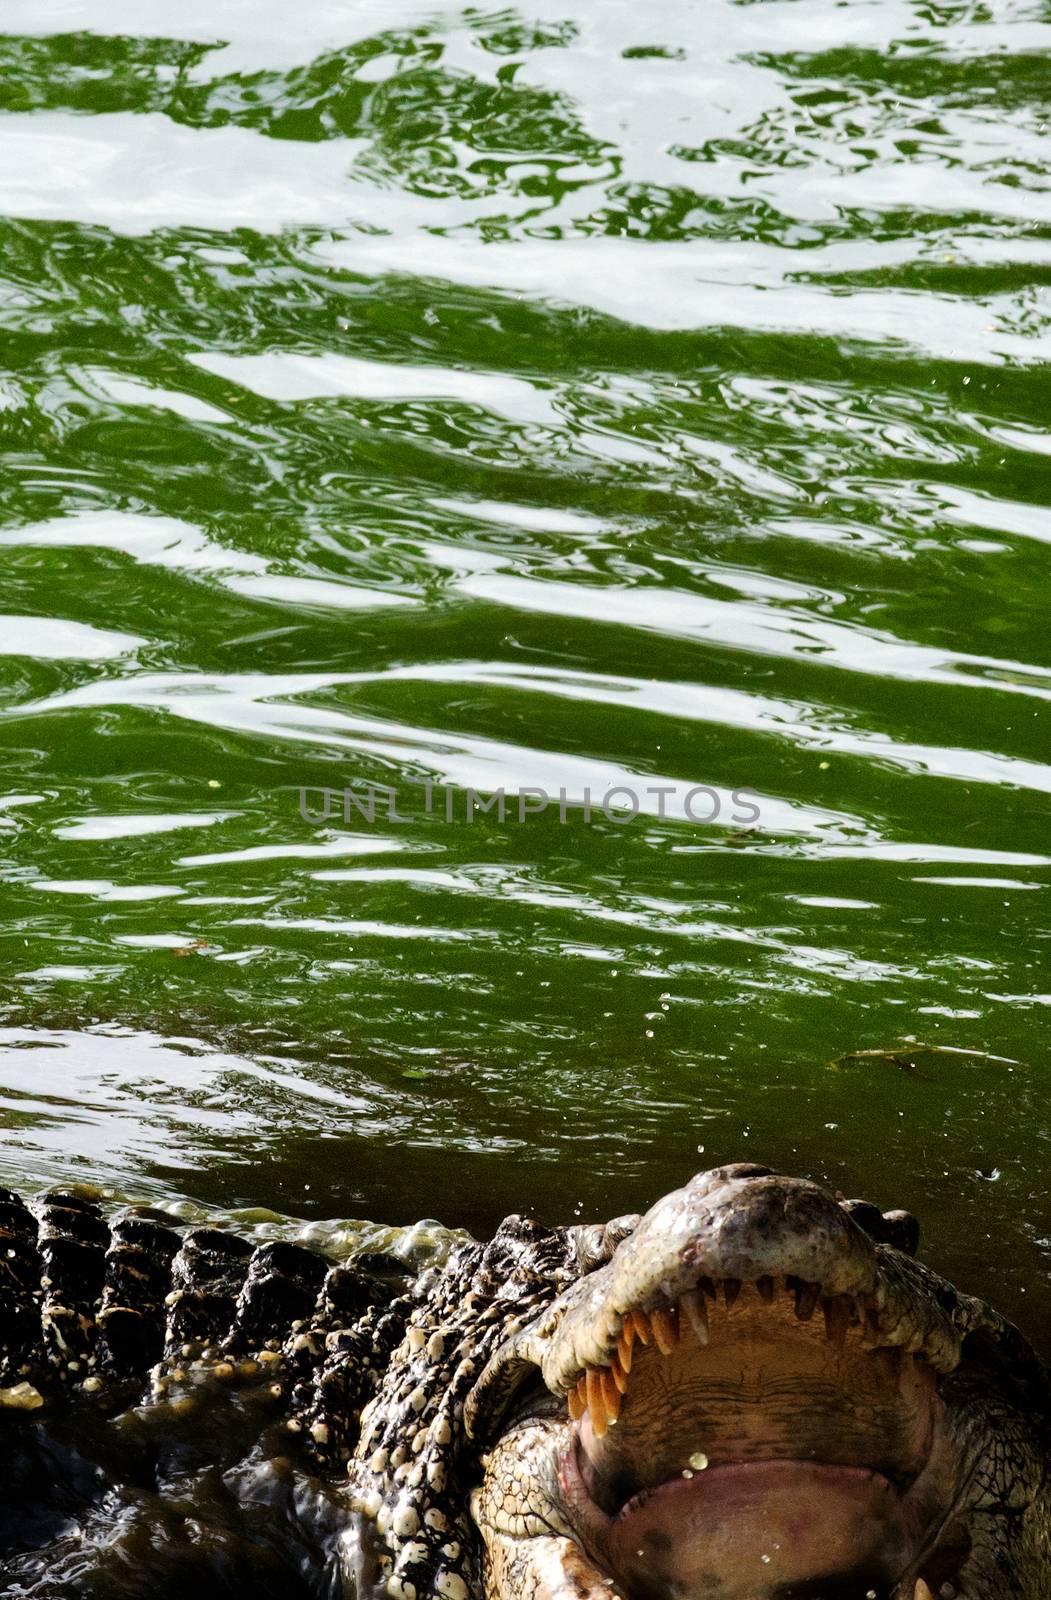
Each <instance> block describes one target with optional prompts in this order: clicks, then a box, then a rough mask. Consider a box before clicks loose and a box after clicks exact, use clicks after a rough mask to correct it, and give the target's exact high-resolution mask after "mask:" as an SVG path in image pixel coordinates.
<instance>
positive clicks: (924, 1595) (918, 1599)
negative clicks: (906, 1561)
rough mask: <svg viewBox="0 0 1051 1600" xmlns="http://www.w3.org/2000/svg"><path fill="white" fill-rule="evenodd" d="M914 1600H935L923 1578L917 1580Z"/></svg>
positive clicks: (913, 1593)
mask: <svg viewBox="0 0 1051 1600" xmlns="http://www.w3.org/2000/svg"><path fill="white" fill-rule="evenodd" d="M912 1600H934V1596H933V1595H932V1594H931V1591H930V1589H928V1587H927V1585H926V1584H925V1583H924V1581H923V1579H922V1578H917V1579H916V1587H915V1589H914V1590H913V1591H912Z"/></svg>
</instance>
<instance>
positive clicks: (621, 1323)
mask: <svg viewBox="0 0 1051 1600" xmlns="http://www.w3.org/2000/svg"><path fill="white" fill-rule="evenodd" d="M612 1226H613V1230H614V1231H613V1233H612V1234H610V1232H609V1230H607V1233H606V1235H605V1246H606V1248H605V1250H603V1247H602V1246H603V1239H602V1238H601V1237H600V1236H598V1235H597V1234H596V1233H595V1231H591V1232H590V1233H588V1232H587V1231H586V1230H581V1232H580V1241H579V1242H580V1247H581V1249H582V1250H583V1251H584V1253H585V1255H586V1254H587V1252H588V1251H590V1252H591V1255H592V1257H594V1256H596V1255H597V1256H598V1257H599V1258H601V1257H602V1255H603V1254H605V1255H607V1256H608V1259H607V1260H606V1261H605V1263H604V1264H603V1265H599V1266H597V1267H594V1268H593V1270H590V1271H586V1272H585V1273H584V1275H583V1276H581V1277H580V1278H579V1280H578V1281H577V1282H576V1283H574V1284H573V1285H572V1286H571V1287H570V1288H569V1289H568V1290H566V1291H565V1292H564V1293H563V1294H562V1295H561V1297H560V1298H559V1299H558V1300H557V1301H556V1302H555V1303H554V1304H553V1305H552V1306H551V1307H550V1309H549V1310H548V1312H547V1313H546V1315H544V1316H542V1317H540V1318H537V1319H536V1320H535V1321H534V1322H533V1324H532V1325H530V1326H529V1327H526V1328H524V1329H522V1330H521V1331H520V1333H518V1334H517V1335H516V1336H514V1337H513V1338H512V1339H510V1340H509V1341H508V1342H507V1344H505V1346H504V1348H503V1349H502V1350H501V1351H500V1352H498V1353H497V1355H496V1356H495V1357H494V1359H493V1360H492V1361H491V1362H490V1364H489V1369H488V1371H487V1373H486V1374H485V1375H483V1377H482V1379H481V1381H480V1383H479V1385H478V1388H477V1390H476V1393H475V1395H474V1397H473V1398H472V1402H471V1404H470V1406H469V1408H468V1411H469V1421H470V1425H471V1426H472V1428H473V1429H474V1431H475V1433H476V1434H478V1433H479V1432H480V1431H483V1430H484V1429H485V1426H486V1424H485V1421H484V1419H485V1413H486V1410H487V1408H490V1409H493V1410H496V1409H503V1414H504V1417H505V1422H504V1424H503V1426H504V1428H505V1436H504V1442H503V1443H502V1445H501V1446H500V1447H499V1448H498V1449H497V1450H496V1451H495V1452H494V1453H493V1454H491V1455H490V1458H489V1461H490V1467H489V1472H488V1474H487V1480H486V1481H487V1485H488V1483H489V1482H490V1481H491V1480H492V1479H493V1477H494V1475H496V1476H499V1478H500V1479H501V1482H502V1484H503V1498H502V1500H501V1499H500V1497H499V1496H497V1495H494V1494H492V1493H487V1490H486V1487H483V1490H482V1492H481V1494H480V1496H478V1497H476V1515H477V1516H478V1518H479V1523H480V1526H481V1529H482V1533H483V1536H484V1537H485V1539H486V1543H487V1546H488V1547H489V1552H490V1561H491V1564H494V1565H495V1568H496V1569H499V1568H500V1566H501V1563H502V1564H503V1568H504V1570H505V1571H511V1570H514V1571H515V1572H516V1574H517V1578H518V1579H519V1580H520V1581H521V1582H523V1583H526V1582H528V1583H531V1584H532V1586H533V1587H534V1589H537V1588H539V1591H540V1592H543V1591H547V1592H549V1593H559V1594H560V1593H561V1592H562V1590H563V1589H564V1587H565V1585H566V1583H567V1582H568V1583H569V1587H570V1589H571V1590H573V1591H574V1592H576V1593H578V1594H579V1593H580V1591H581V1588H583V1589H584V1590H588V1589H589V1587H590V1589H592V1590H594V1591H595V1593H596V1594H598V1593H603V1594H605V1593H608V1592H609V1590H610V1589H611V1588H612V1590H613V1592H614V1593H620V1594H626V1595H629V1596H631V1597H633V1600H635V1597H638V1600H663V1597H669V1600H702V1597H705V1600H716V1597H717V1600H790V1597H791V1600H797V1597H798V1600H804V1597H805V1600H841V1597H842V1600H847V1597H849V1600H855V1597H857V1600H862V1597H865V1596H876V1597H879V1600H884V1597H891V1596H895V1597H898V1596H901V1597H903V1600H927V1596H928V1595H931V1596H936V1595H939V1594H945V1595H950V1594H951V1595H966V1596H967V1597H969V1600H977V1597H978V1596H982V1597H984V1596H985V1595H987V1594H988V1595H989V1596H993V1595H996V1596H997V1597H1001V1596H1006V1595H1012V1596H1013V1595H1018V1596H1022V1595H1029V1594H1030V1593H1032V1594H1033V1595H1034V1596H1035V1595H1036V1594H1038V1593H1039V1594H1043V1593H1044V1592H1045V1591H1044V1589H1043V1588H1041V1587H1039V1586H1038V1585H1039V1583H1040V1581H1042V1580H1040V1579H1039V1577H1038V1578H1037V1579H1036V1580H1035V1583H1034V1585H1033V1586H1032V1587H1031V1588H1030V1587H1025V1582H1027V1581H1028V1580H1027V1579H1026V1577H1025V1573H1026V1571H1027V1570H1028V1567H1029V1566H1030V1565H1032V1564H1033V1563H1034V1562H1035V1563H1036V1565H1032V1570H1033V1571H1037V1572H1039V1573H1043V1575H1044V1577H1045V1578H1046V1576H1047V1574H1048V1572H1049V1570H1051V1568H1049V1567H1048V1565H1047V1564H1046V1563H1047V1561H1048V1554H1047V1550H1046V1547H1045V1552H1044V1555H1043V1557H1042V1558H1041V1557H1040V1556H1039V1554H1037V1555H1035V1556H1034V1555H1033V1550H1035V1549H1036V1544H1037V1543H1038V1542H1039V1540H1040V1538H1041V1537H1043V1538H1044V1539H1048V1538H1051V1532H1049V1523H1048V1522H1047V1521H1046V1520H1044V1521H1042V1522H1040V1523H1039V1526H1037V1522H1036V1521H1034V1519H1033V1516H1032V1512H1033V1508H1034V1507H1038V1506H1039V1505H1040V1503H1041V1496H1042V1494H1043V1493H1044V1492H1046V1491H1044V1490H1042V1489H1041V1484H1042V1482H1043V1480H1044V1476H1045V1475H1046V1471H1047V1466H1048V1458H1047V1433H1046V1423H1047V1411H1046V1391H1045V1389H1044V1387H1043V1379H1042V1376H1041V1369H1040V1367H1039V1363H1038V1362H1037V1360H1036V1358H1035V1356H1034V1355H1033V1354H1032V1352H1031V1351H1030V1350H1029V1348H1028V1346H1026V1345H1025V1343H1024V1341H1023V1340H1022V1339H1021V1337H1020V1335H1018V1334H1017V1333H1016V1332H1015V1330H1014V1329H1013V1328H1011V1327H1010V1325H1009V1324H1007V1323H1005V1322H1004V1321H1003V1319H1001V1318H1000V1317H999V1316H997V1314H996V1313H995V1312H993V1311H991V1310H990V1309H989V1308H988V1307H986V1306H985V1305H984V1304H982V1303H981V1302H980V1301H976V1300H973V1299H971V1298H969V1297H967V1296H965V1295H962V1294H959V1293H958V1292H957V1291H956V1290H955V1289H953V1288H952V1286H951V1285H949V1284H948V1283H945V1282H944V1281H943V1280H941V1279H939V1278H938V1277H936V1276H935V1275H934V1274H933V1273H932V1272H930V1271H929V1270H927V1269H926V1268H924V1267H923V1266H921V1265H920V1264H918V1263H917V1262H916V1261H915V1260H914V1259H913V1258H912V1252H913V1251H914V1250H915V1248H916V1243H917V1229H916V1225H915V1223H914V1222H913V1220H912V1218H911V1217H909V1216H908V1215H907V1214H906V1213H901V1212H890V1213H886V1214H883V1213H881V1212H879V1211H878V1210H877V1209H876V1208H875V1207H874V1206H867V1205H865V1204H863V1203H861V1202H850V1201H843V1200H837V1199H836V1198H834V1197H833V1196H831V1195H830V1194H828V1193H826V1192H825V1191H824V1190H823V1189H821V1188H819V1187H818V1186H817V1185H815V1184H813V1183H809V1182H805V1181H802V1180H799V1179H792V1178H785V1177H780V1176H777V1175H775V1174H773V1173H771V1172H770V1171H769V1170H768V1169H766V1168H764V1167H757V1166H748V1165H738V1166H730V1167H722V1168H717V1169H715V1170H714V1171H711V1172H706V1173H703V1174H701V1175H699V1176H698V1177H696V1178H694V1179H693V1180H692V1181H691V1182H690V1183H688V1184H687V1185H686V1186H685V1188H683V1189H680V1190H677V1191H676V1192H675V1193H673V1194H670V1195H668V1196H666V1197H665V1198H664V1199H663V1200H661V1201H660V1202H659V1203H658V1204H657V1205H656V1206H654V1207H653V1209H652V1210H651V1211H650V1212H648V1213H647V1215H646V1216H644V1217H643V1218H641V1219H623V1220H622V1222H621V1224H619V1225H612ZM618 1234H619V1235H623V1236H622V1237H620V1238H619V1242H617V1238H618ZM611 1247H612V1248H611ZM587 1264H588V1263H587V1262H586V1261H585V1263H584V1265H587ZM530 1370H531V1371H532V1375H533V1390H532V1397H530V1378H529V1373H530ZM538 1375H539V1376H541V1377H542V1380H543V1390H542V1391H541V1390H540V1386H539V1384H538V1383H537V1381H536V1380H537V1377H538ZM545 1395H546V1396H548V1397H550V1396H558V1397H561V1398H562V1399H563V1403H564V1405H565V1408H566V1410H565V1413H564V1415H563V1418H562V1419H561V1420H559V1421H555V1419H554V1418H553V1417H552V1416H551V1401H550V1399H549V1398H548V1399H545V1398H544V1396H545ZM490 1420H491V1419H490ZM508 1452H510V1454H511V1456H514V1455H517V1456H518V1457H519V1458H520V1460H521V1461H523V1462H525V1463H526V1465H525V1466H524V1467H520V1468H519V1469H518V1481H519V1482H520V1483H522V1484H524V1485H526V1486H527V1488H528V1494H527V1493H526V1492H525V1491H524V1490H523V1493H522V1494H520V1495H517V1494H512V1495H511V1496H510V1497H509V1496H508V1494H507V1491H506V1484H507V1481H508V1478H509V1476H510V1477H511V1479H512V1481H514V1470H513V1468H512V1467H509V1464H508V1459H509V1458H508ZM530 1495H531V1496H532V1507H533V1515H532V1519H530V1515H529V1513H528V1511H526V1510H525V1502H526V1500H527V1499H528V1497H529V1496H530ZM538 1506H541V1507H542V1509H541V1510H540V1511H539V1513H538V1512H537V1509H536V1508H537V1507H538ZM1042 1506H1043V1509H1042V1512H1041V1515H1042V1516H1043V1517H1045V1518H1046V1516H1047V1504H1046V1501H1043V1502H1042ZM516 1518H517V1520H516ZM545 1528H546V1529H547V1530H549V1531H550V1530H556V1531H557V1533H558V1534H559V1536H560V1538H561V1540H562V1541H563V1542H562V1545H561V1546H560V1547H559V1548H560V1552H561V1553H558V1552H556V1553H555V1556H553V1555H552V1551H551V1549H547V1550H546V1553H545V1557H544V1560H545V1562H546V1566H544V1564H543V1563H541V1567H540V1568H538V1569H536V1570H543V1571H545V1572H546V1573H547V1576H546V1577H545V1578H543V1580H542V1581H541V1580H537V1578H536V1570H534V1571H532V1572H530V1573H529V1574H527V1573H526V1572H525V1568H524V1567H523V1560H524V1551H525V1548H526V1544H527V1542H528V1541H527V1538H524V1537H523V1535H528V1534H529V1533H530V1532H531V1533H532V1536H533V1537H534V1538H536V1539H540V1540H541V1541H542V1540H543V1538H544V1537H545V1536H544V1534H543V1530H544V1529H545ZM1041 1529H1042V1533H1041ZM512 1530H516V1532H512ZM515 1538H517V1543H514V1540H515ZM509 1540H510V1541H512V1542H511V1543H510V1544H509V1543H508V1541H509ZM501 1541H503V1542H501ZM1005 1552H1006V1554H1005ZM556 1558H557V1559H556ZM553 1561H554V1564H555V1566H557V1569H558V1577H557V1580H556V1579H552V1578H551V1576H550V1574H551V1572H552V1570H554V1569H553V1566H552V1562H553ZM567 1561H568V1562H569V1563H570V1564H571V1566H572V1569H573V1575H572V1582H570V1580H569V1577H568V1576H567V1573H568V1568H567ZM1005 1561H1006V1562H1007V1564H1006V1565H1005ZM516 1562H517V1567H516V1566H515V1563H516ZM1012 1562H1013V1563H1014V1564H1013V1565H1011V1563H1012ZM1019 1573H1021V1575H1022V1576H1021V1577H1019V1576H1018V1575H1019ZM1005 1574H1006V1577H1005ZM582 1575H583V1576H582ZM498 1576H499V1573H498V1572H497V1577H498ZM1012 1584H1014V1586H1012ZM493 1587H501V1585H500V1584H499V1582H496V1583H495V1584H494V1583H493V1582H491V1583H490V1588H493Z"/></svg>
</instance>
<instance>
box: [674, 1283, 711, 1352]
mask: <svg viewBox="0 0 1051 1600" xmlns="http://www.w3.org/2000/svg"><path fill="white" fill-rule="evenodd" d="M679 1304H680V1305H681V1307H682V1309H683V1311H685V1313H686V1315H687V1317H688V1318H689V1322H690V1326H691V1328H692V1329H693V1331H694V1333H695V1334H696V1335H697V1343H698V1344H707V1343H708V1307H707V1306H706V1305H705V1303H704V1296H703V1294H700V1293H699V1292H698V1291H697V1290H696V1289H688V1290H687V1292H686V1293H685V1294H684V1295H683V1296H682V1299H681V1300H680V1302H679ZM679 1331H680V1333H681V1331H682V1318H681V1317H680V1318H679Z"/></svg>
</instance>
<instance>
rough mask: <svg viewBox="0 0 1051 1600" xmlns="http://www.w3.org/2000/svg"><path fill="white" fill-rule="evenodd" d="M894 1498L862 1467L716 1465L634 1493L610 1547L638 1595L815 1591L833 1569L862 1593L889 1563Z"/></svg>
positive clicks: (750, 1597) (728, 1598)
mask: <svg viewBox="0 0 1051 1600" xmlns="http://www.w3.org/2000/svg"><path fill="white" fill-rule="evenodd" d="M895 1498H896V1497H895V1494H894V1491H893V1489H892V1488H891V1485H890V1484H889V1483H888V1482H887V1480H886V1478H884V1477H882V1475H881V1474H879V1473H876V1472H871V1471H868V1470H866V1469H864V1468H857V1467H839V1466H822V1465H817V1464H815V1463H813V1462H805V1461H765V1462H748V1463H746V1464H742V1465H735V1466H722V1467H713V1468H710V1469H708V1470H707V1471H704V1472H697V1473H696V1474H695V1475H694V1476H693V1477H692V1478H690V1479H682V1478H680V1479H678V1480H673V1481H672V1482H670V1483H666V1484H663V1485H661V1486H660V1487H659V1488H657V1489H649V1490H644V1491H643V1493H641V1494H640V1495H637V1496H636V1497H635V1499H633V1500H630V1501H629V1502H628V1504H627V1505H626V1506H625V1507H624V1508H623V1509H622V1510H621V1511H620V1512H619V1513H618V1514H617V1515H616V1516H615V1517H613V1518H612V1519H611V1521H610V1523H609V1525H608V1528H607V1530H606V1537H605V1553H606V1555H607V1556H608V1558H609V1560H610V1564H611V1565H612V1567H613V1569H614V1570H615V1571H616V1572H617V1574H618V1576H619V1577H620V1578H621V1579H622V1580H623V1581H624V1582H625V1583H626V1586H627V1588H628V1590H629V1592H630V1593H631V1594H632V1595H640V1596H645V1595H656V1594H659V1595H665V1596H666V1595H675V1596H677V1597H681V1600H687V1597H689V1600H693V1597H697V1600H699V1597H701V1596H705V1597H709V1596H718V1600H767V1597H773V1596H783V1595H785V1594H797V1593H801V1592H805V1593H807V1594H811V1593H814V1592H815V1591H814V1590H813V1589H812V1585H813V1584H814V1582H815V1581H818V1580H822V1579H832V1580H835V1578H836V1575H837V1574H843V1575H846V1574H849V1575H850V1584H851V1587H850V1593H851V1594H856V1595H862V1594H864V1593H865V1592H866V1589H867V1587H868V1581H867V1579H866V1576H865V1575H866V1572H868V1571H869V1570H870V1569H871V1571H872V1573H873V1576H874V1581H878V1579H876V1574H877V1573H878V1572H879V1571H880V1570H882V1568H883V1565H884V1563H883V1559H882V1557H883V1553H884V1552H883V1547H884V1544H885V1539H886V1533H887V1526H888V1521H889V1520H890V1518H891V1517H892V1513H893V1509H894V1502H895ZM801 1584H802V1585H806V1588H805V1591H801V1590H800V1589H799V1587H798V1586H799V1585H801ZM820 1592H821V1593H822V1594H823V1595H824V1594H826V1593H828V1592H829V1591H827V1590H826V1589H822V1590H821V1591H820ZM871 1592H875V1591H874V1590H872V1591H871Z"/></svg>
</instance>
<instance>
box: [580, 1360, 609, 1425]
mask: <svg viewBox="0 0 1051 1600" xmlns="http://www.w3.org/2000/svg"><path fill="white" fill-rule="evenodd" d="M584 1382H585V1384H586V1386H587V1387H586V1393H587V1401H588V1410H589V1412H590V1413H591V1426H592V1427H593V1428H594V1430H595V1432H596V1433H597V1434H598V1436H599V1438H600V1439H601V1437H602V1435H603V1434H604V1433H605V1431H606V1393H605V1389H604V1388H603V1384H602V1374H601V1372H599V1371H598V1369H597V1368H596V1367H589V1368H588V1370H587V1373H586V1375H585V1378H584Z"/></svg>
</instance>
